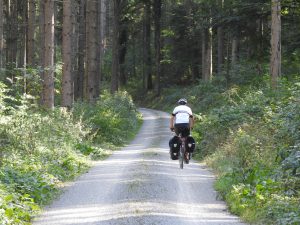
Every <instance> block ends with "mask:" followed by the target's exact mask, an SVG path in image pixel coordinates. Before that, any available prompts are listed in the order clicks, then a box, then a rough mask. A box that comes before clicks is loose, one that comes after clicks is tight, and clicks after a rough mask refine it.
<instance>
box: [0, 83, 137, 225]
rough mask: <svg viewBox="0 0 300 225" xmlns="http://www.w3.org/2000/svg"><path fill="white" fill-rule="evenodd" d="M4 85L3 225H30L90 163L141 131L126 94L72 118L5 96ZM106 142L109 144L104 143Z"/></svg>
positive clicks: (0, 97)
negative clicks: (65, 183)
mask: <svg viewBox="0 0 300 225" xmlns="http://www.w3.org/2000/svg"><path fill="white" fill-rule="evenodd" d="M7 93H8V90H7V88H6V87H5V86H4V85H2V84H1V83H0V115H1V119H0V149H1V150H0V156H1V158H0V223H1V224H3V225H6V224H7V225H8V224H30V220H31V217H32V216H33V215H34V214H35V213H37V212H38V211H39V209H40V206H42V205H45V204H47V203H49V201H50V200H51V199H53V197H54V196H55V195H56V194H57V193H59V186H60V184H61V183H62V182H64V181H66V180H70V179H73V178H74V177H76V176H78V175H79V174H81V173H82V172H84V171H86V170H87V169H88V167H89V165H90V163H89V157H91V158H93V159H99V158H103V157H106V156H107V155H108V154H109V151H108V150H107V149H105V150H103V149H102V148H100V147H99V146H106V147H112V146H113V145H116V144H118V145H121V144H124V143H125V142H126V141H127V140H128V138H131V137H132V136H133V135H134V133H135V132H136V131H137V128H138V127H139V125H140V119H139V114H138V112H137V109H136V108H135V106H134V104H133V103H132V100H131V98H130V96H129V95H128V94H127V93H118V94H116V95H113V96H112V95H109V94H105V95H103V96H102V99H101V101H99V102H98V103H97V104H96V105H89V104H86V103H77V104H76V105H75V107H74V109H73V110H72V112H68V111H66V110H65V109H55V110H54V111H51V112H50V111H43V110H39V109H38V108H37V107H36V106H34V107H32V105H31V104H29V103H28V101H26V99H22V98H19V99H17V98H15V97H12V96H8V95H7ZM104 142H107V143H108V144H106V143H104Z"/></svg>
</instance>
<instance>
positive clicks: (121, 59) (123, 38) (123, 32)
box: [119, 28, 128, 86]
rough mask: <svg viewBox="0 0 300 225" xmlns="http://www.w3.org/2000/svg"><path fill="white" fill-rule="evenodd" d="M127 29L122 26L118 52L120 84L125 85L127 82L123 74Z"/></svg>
mask: <svg viewBox="0 0 300 225" xmlns="http://www.w3.org/2000/svg"><path fill="white" fill-rule="evenodd" d="M127 35H128V34H127V30H126V28H122V30H121V33H120V37H119V43H120V50H119V51H120V53H119V63H120V79H119V80H120V85H122V86H123V85H126V83H127V76H126V74H125V57H126V53H127V40H128V36H127Z"/></svg>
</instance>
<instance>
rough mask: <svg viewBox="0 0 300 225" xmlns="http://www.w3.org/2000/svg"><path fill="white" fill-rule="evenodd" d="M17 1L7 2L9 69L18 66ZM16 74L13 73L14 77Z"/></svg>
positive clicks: (7, 58)
mask: <svg viewBox="0 0 300 225" xmlns="http://www.w3.org/2000/svg"><path fill="white" fill-rule="evenodd" d="M16 4H17V3H16V2H15V1H14V2H11V1H8V3H7V23H8V26H7V27H8V31H7V38H6V49H7V52H6V61H7V63H8V67H9V69H13V68H15V67H16V63H17V44H18V23H17V18H18V15H17V5H16ZM13 76H14V75H12V77H13Z"/></svg>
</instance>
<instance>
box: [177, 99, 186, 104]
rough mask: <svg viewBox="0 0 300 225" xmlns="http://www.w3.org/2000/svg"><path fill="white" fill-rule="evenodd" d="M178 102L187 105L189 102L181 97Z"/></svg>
mask: <svg viewBox="0 0 300 225" xmlns="http://www.w3.org/2000/svg"><path fill="white" fill-rule="evenodd" d="M178 104H179V105H186V104H187V100H186V99H185V98H181V99H179V100H178Z"/></svg>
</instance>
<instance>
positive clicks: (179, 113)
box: [172, 105, 193, 124]
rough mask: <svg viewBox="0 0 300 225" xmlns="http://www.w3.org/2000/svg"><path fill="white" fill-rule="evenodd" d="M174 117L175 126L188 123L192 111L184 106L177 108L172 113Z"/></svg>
mask: <svg viewBox="0 0 300 225" xmlns="http://www.w3.org/2000/svg"><path fill="white" fill-rule="evenodd" d="M172 115H173V116H175V124H178V123H189V122H190V117H191V116H193V113H192V110H191V108H190V107H188V106H186V105H179V106H177V107H176V108H175V109H174V110H173V113H172Z"/></svg>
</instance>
